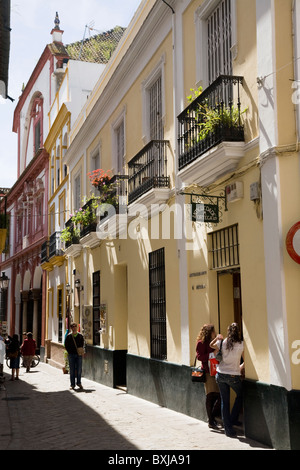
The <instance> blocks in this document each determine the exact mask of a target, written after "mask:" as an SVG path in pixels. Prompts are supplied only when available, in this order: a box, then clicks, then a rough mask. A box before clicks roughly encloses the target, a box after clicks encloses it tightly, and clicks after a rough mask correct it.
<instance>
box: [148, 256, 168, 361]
mask: <svg viewBox="0 0 300 470" xmlns="http://www.w3.org/2000/svg"><path fill="white" fill-rule="evenodd" d="M149 294H150V341H151V357H152V358H153V359H161V360H164V359H167V330H166V290H165V250H164V248H160V249H159V250H156V251H153V252H151V253H149Z"/></svg>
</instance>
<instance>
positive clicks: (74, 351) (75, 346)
mask: <svg viewBox="0 0 300 470" xmlns="http://www.w3.org/2000/svg"><path fill="white" fill-rule="evenodd" d="M70 327H71V333H69V334H68V336H67V337H66V340H65V348H66V350H67V353H68V359H69V366H70V382H71V386H70V389H72V390H74V388H75V378H77V383H76V385H77V387H79V388H81V389H82V388H83V387H82V385H81V373H82V353H81V351H82V350H83V347H84V338H83V336H82V334H81V333H79V332H78V331H77V323H71V325H70Z"/></svg>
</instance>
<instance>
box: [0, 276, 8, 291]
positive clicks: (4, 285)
mask: <svg viewBox="0 0 300 470" xmlns="http://www.w3.org/2000/svg"><path fill="white" fill-rule="evenodd" d="M9 281H10V279H8V277H7V276H6V275H5V272H3V273H2V276H1V277H0V289H8V284H9Z"/></svg>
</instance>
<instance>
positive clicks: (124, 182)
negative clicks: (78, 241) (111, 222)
mask: <svg viewBox="0 0 300 470" xmlns="http://www.w3.org/2000/svg"><path fill="white" fill-rule="evenodd" d="M111 184H112V185H113V188H114V189H113V190H112V191H111V192H110V194H109V200H108V201H105V200H102V201H101V200H99V201H98V200H97V196H96V197H95V198H94V199H90V200H89V201H88V202H87V203H86V204H85V205H84V206H83V207H82V210H83V211H88V212H89V213H90V215H91V217H90V221H89V220H88V221H87V223H86V224H85V225H82V226H81V230H80V238H82V237H84V236H85V235H87V234H89V233H90V232H95V231H96V230H97V224H98V222H99V221H101V220H103V219H105V218H106V217H107V216H108V213H107V211H106V210H105V206H103V208H104V209H103V211H101V204H103V205H104V204H106V203H107V204H111V205H112V206H113V207H114V209H115V213H116V214H121V213H126V212H127V202H128V201H127V197H128V194H127V193H128V175H114V176H113V177H112V178H111Z"/></svg>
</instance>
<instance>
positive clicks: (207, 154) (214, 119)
mask: <svg viewBox="0 0 300 470" xmlns="http://www.w3.org/2000/svg"><path fill="white" fill-rule="evenodd" d="M242 82H243V77H238V76H229V75H221V76H220V77H218V79H217V80H215V81H214V82H213V83H212V84H211V85H210V86H209V87H208V88H206V89H205V90H204V91H203V92H202V93H201V94H200V95H199V96H198V97H197V98H196V99H195V100H194V101H193V102H192V103H191V104H190V105H189V106H188V107H187V108H186V109H185V110H184V111H183V112H182V113H181V114H180V115H179V116H178V148H179V160H178V168H179V176H180V177H181V179H182V180H183V182H184V183H185V184H192V183H198V184H200V185H204V186H205V185H208V184H210V183H212V182H213V181H215V180H216V179H217V178H218V177H220V176H221V175H223V174H226V173H229V172H231V171H234V170H235V169H236V167H237V165H238V163H239V161H240V159H241V158H242V157H243V156H244V126H243V122H242V112H241V101H240V87H241V85H242Z"/></svg>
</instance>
